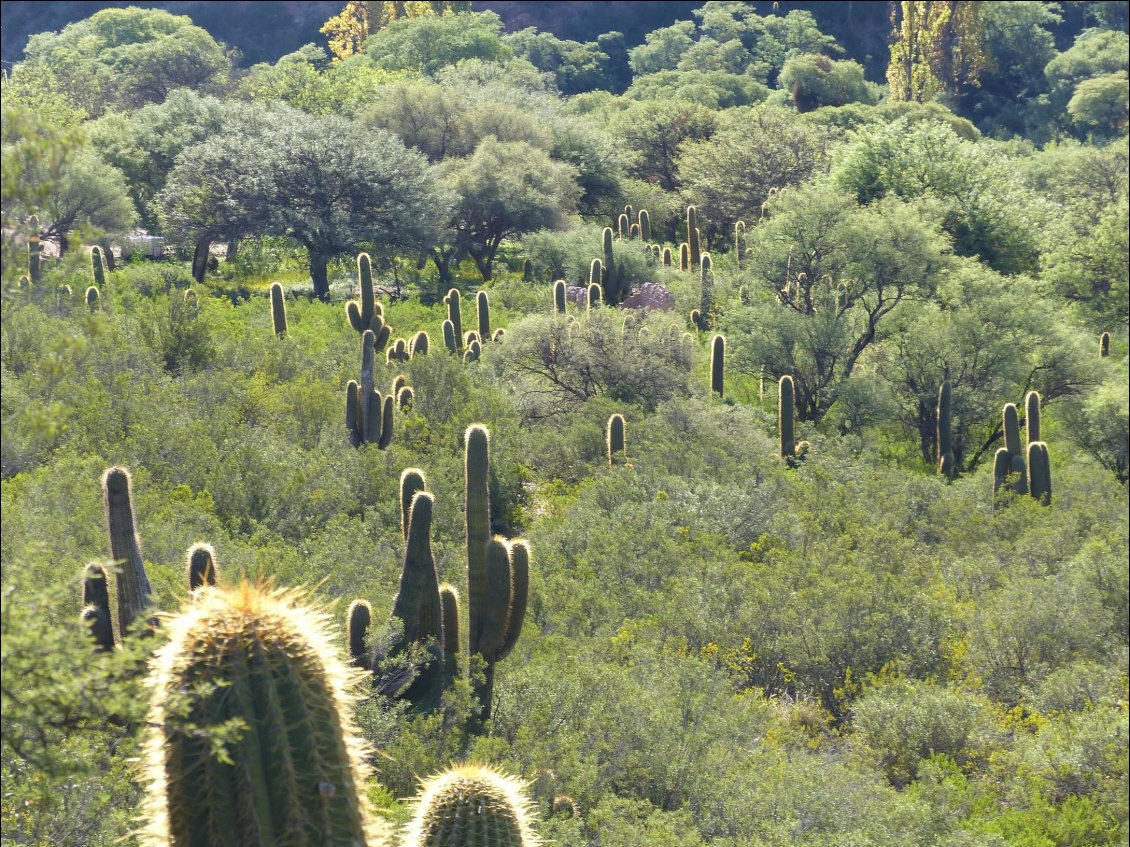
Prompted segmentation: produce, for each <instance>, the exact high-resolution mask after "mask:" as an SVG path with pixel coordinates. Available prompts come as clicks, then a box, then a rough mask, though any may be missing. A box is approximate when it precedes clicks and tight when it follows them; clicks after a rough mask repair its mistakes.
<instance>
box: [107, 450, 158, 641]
mask: <svg viewBox="0 0 1130 847" xmlns="http://www.w3.org/2000/svg"><path fill="white" fill-rule="evenodd" d="M131 485H132V480H131V478H130V475H129V471H128V470H126V469H125V468H121V467H114V468H110V469H109V470H107V471H106V473H105V474H104V475H103V476H102V499H103V503H104V505H105V515H106V530H107V533H108V534H109V537H110V558H112V559H113V560H114V561H115V562H116V563H118V573H117V578H116V579H115V580H114V582H115V586H116V589H117V592H116V593H117V604H118V608H117V619H116V620H115V621H114V624H115V626H116V632H115V636H116V639H117V640H118V641H119V642H120V641H121V638H122V636H123V635H125V634H126V633H127V632H128V631H129V628H130V625H131V624H132V623H133V622H134V621H135V620H137V619H138V618H139V617H141V616H142V615H143V614H144V612H145V609H146V608H147V607H148V606H149V603H150V596H151V595H152V593H153V591H152V589H151V588H150V587H149V577H148V575H147V574H146V573H145V563H144V561H143V560H142V558H141V540H140V539H139V538H138V537H137V528H136V526H135V525H134V516H133V515H134V509H133V492H132V491H131V490H130V489H131Z"/></svg>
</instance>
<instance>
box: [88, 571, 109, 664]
mask: <svg viewBox="0 0 1130 847" xmlns="http://www.w3.org/2000/svg"><path fill="white" fill-rule="evenodd" d="M82 621H83V624H84V625H85V626H86V627H87V628H88V629H89V630H90V634H91V635H92V636H93V637H94V643H95V644H96V645H97V646H98V649H99V650H112V649H114V619H113V614H112V612H111V610H110V582H109V580H108V579H107V578H106V572H105V571H104V570H103V569H102V568H101V567H100V566H99V565H88V566H87V568H86V574H85V575H84V576H83V580H82Z"/></svg>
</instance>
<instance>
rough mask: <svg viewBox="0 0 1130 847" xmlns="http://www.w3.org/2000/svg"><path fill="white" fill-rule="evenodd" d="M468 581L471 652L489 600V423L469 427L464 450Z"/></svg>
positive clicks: (474, 646)
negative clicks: (487, 566)
mask: <svg viewBox="0 0 1130 847" xmlns="http://www.w3.org/2000/svg"><path fill="white" fill-rule="evenodd" d="M464 476H465V486H466V488H465V492H464V509H465V512H466V541H467V583H468V586H469V589H470V590H469V593H468V603H469V606H470V609H469V614H470V619H469V625H470V633H471V636H470V637H471V648H472V649H471V652H472V653H475V652H478V650H477V647H478V633H479V632H480V631H481V630H482V627H483V623H482V619H481V618H482V614H483V608H484V606H483V604H484V602H485V600H486V595H485V591H486V584H487V582H486V579H487V577H486V555H487V543H488V542H489V541H490V490H489V485H490V433H489V432H488V431H487V428H486V427H485V426H482V425H479V424H474V425H472V426H470V427H468V428H467V433H466V436H465V449H464Z"/></svg>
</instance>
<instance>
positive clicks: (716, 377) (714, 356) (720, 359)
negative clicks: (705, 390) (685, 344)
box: [710, 335, 726, 397]
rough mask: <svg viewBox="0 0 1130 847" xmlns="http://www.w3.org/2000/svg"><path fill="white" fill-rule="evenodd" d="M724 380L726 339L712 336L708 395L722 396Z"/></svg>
mask: <svg viewBox="0 0 1130 847" xmlns="http://www.w3.org/2000/svg"><path fill="white" fill-rule="evenodd" d="M725 378H726V339H725V338H723V337H722V336H721V335H716V336H714V339H713V340H712V341H711V342H710V393H711V394H712V395H714V394H717V395H718V396H719V397H722V396H724V393H725V392H724V388H725Z"/></svg>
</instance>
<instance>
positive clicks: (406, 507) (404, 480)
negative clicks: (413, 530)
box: [400, 468, 428, 541]
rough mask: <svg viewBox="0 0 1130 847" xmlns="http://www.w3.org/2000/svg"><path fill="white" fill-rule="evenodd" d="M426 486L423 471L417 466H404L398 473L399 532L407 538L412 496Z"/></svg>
mask: <svg viewBox="0 0 1130 847" xmlns="http://www.w3.org/2000/svg"><path fill="white" fill-rule="evenodd" d="M427 487H428V484H427V482H426V481H425V480H424V472H423V471H422V470H420V469H419V468H406V469H405V470H404V472H403V473H401V474H400V532H401V534H402V535H403V536H404V540H405V541H407V540H408V517H409V515H410V513H411V511H412V498H414V497H415V496H416V494H417V493H418V492H420V491H423V490H424V489H426V488H427Z"/></svg>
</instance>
